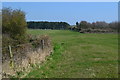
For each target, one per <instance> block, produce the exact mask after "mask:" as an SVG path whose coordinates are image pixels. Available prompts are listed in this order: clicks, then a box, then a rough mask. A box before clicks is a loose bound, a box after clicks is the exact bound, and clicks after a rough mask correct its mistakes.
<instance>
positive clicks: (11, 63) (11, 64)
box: [9, 45, 14, 68]
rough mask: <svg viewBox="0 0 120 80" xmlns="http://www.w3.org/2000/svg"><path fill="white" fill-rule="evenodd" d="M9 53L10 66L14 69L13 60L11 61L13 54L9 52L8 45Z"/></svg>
mask: <svg viewBox="0 0 120 80" xmlns="http://www.w3.org/2000/svg"><path fill="white" fill-rule="evenodd" d="M9 53H10V66H11V67H12V68H14V60H13V54H12V50H11V46H10V45H9Z"/></svg>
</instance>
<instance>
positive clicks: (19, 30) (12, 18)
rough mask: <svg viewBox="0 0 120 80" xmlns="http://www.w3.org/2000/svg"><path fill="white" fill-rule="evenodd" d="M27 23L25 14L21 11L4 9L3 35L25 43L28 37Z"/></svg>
mask: <svg viewBox="0 0 120 80" xmlns="http://www.w3.org/2000/svg"><path fill="white" fill-rule="evenodd" d="M26 29H27V23H26V20H25V13H24V12H23V11H21V10H19V9H16V10H12V9H10V8H3V9H2V33H3V34H9V36H10V37H11V38H12V39H14V40H18V42H19V43H24V41H25V39H26V38H25V36H26Z"/></svg>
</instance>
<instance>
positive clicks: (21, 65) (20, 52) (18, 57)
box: [2, 35, 52, 78]
mask: <svg viewBox="0 0 120 80" xmlns="http://www.w3.org/2000/svg"><path fill="white" fill-rule="evenodd" d="M11 48H12V54H13V58H12V59H11V57H10V54H9V50H8V49H7V48H6V50H8V53H5V54H8V55H7V56H5V55H4V56H3V65H2V67H3V77H4V78H6V77H9V76H10V75H12V76H13V75H16V74H17V73H18V72H20V71H25V72H26V71H27V72H28V71H29V70H30V67H31V65H34V64H40V63H42V62H44V61H45V57H46V56H49V55H50V54H51V53H52V46H51V41H50V38H49V37H48V36H47V35H43V36H36V37H35V36H34V37H32V36H30V40H29V43H27V44H22V45H17V47H16V46H12V47H11ZM6 52H7V51H6ZM11 60H12V63H11ZM12 64H13V66H11V65H12Z"/></svg>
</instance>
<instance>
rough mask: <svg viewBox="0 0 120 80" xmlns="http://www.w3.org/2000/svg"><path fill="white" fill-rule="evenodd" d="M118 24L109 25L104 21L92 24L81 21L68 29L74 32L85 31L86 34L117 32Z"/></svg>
mask: <svg viewBox="0 0 120 80" xmlns="http://www.w3.org/2000/svg"><path fill="white" fill-rule="evenodd" d="M118 24H119V23H118V22H111V23H107V22H105V21H96V22H93V23H89V22H87V21H81V22H76V25H75V26H73V27H71V28H69V29H71V30H75V31H79V32H80V31H83V30H84V31H87V32H90V31H91V32H92V31H93V30H94V31H95V30H96V32H97V31H98V32H99V31H101V32H104V31H107V32H117V31H118V30H119V27H118Z"/></svg>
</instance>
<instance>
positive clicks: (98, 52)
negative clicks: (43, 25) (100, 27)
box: [26, 30, 118, 78]
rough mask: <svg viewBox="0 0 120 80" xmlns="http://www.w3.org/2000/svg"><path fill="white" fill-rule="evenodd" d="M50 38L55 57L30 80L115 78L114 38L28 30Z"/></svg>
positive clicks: (116, 73) (116, 52) (37, 70)
mask: <svg viewBox="0 0 120 80" xmlns="http://www.w3.org/2000/svg"><path fill="white" fill-rule="evenodd" d="M28 33H29V34H32V35H43V34H44V35H49V36H50V37H51V39H52V43H53V46H54V53H53V54H52V55H51V56H49V58H47V59H48V60H47V61H46V62H45V63H44V64H42V65H41V68H35V69H33V70H32V71H31V72H30V73H29V74H28V75H27V76H26V77H29V78H31V77H32V78H33V77H34V78H117V77H118V60H117V59H118V37H117V34H95V33H94V34H93V33H91V34H87V33H86V34H81V33H78V32H73V31H67V30H28Z"/></svg>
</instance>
